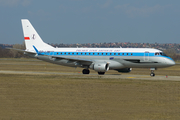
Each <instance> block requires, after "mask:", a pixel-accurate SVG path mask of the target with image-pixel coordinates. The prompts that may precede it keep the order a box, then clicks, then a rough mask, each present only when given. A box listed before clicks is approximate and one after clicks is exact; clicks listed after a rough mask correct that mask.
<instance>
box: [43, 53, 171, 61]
mask: <svg viewBox="0 0 180 120" xmlns="http://www.w3.org/2000/svg"><path fill="white" fill-rule="evenodd" d="M40 53H41V54H44V55H51V56H52V55H53V56H59V55H63V56H135V57H137V56H139V57H143V56H145V54H147V56H149V57H165V58H168V59H170V60H173V59H172V58H170V57H168V56H162V55H155V53H144V52H143V53H139V52H138V53H133V52H40Z"/></svg>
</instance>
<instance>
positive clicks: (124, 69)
mask: <svg viewBox="0 0 180 120" xmlns="http://www.w3.org/2000/svg"><path fill="white" fill-rule="evenodd" d="M131 70H132V68H123V69H116V71H118V72H122V73H129V72H131Z"/></svg>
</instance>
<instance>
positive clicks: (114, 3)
mask: <svg viewBox="0 0 180 120" xmlns="http://www.w3.org/2000/svg"><path fill="white" fill-rule="evenodd" d="M21 19H29V21H30V22H31V23H32V25H33V26H34V28H35V29H36V31H37V32H38V33H39V35H40V36H41V38H42V39H43V41H44V42H46V43H54V44H56V43H57V44H60V43H64V44H74V43H104V42H106V43H109V42H131V43H180V0H0V44H22V43H23V41H24V36H23V31H22V25H21Z"/></svg>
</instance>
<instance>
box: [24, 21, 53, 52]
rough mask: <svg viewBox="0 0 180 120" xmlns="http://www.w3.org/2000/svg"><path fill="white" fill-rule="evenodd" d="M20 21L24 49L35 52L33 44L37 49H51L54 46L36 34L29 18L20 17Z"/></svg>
mask: <svg viewBox="0 0 180 120" xmlns="http://www.w3.org/2000/svg"><path fill="white" fill-rule="evenodd" d="M21 22H22V28H23V33H24V40H25V45H26V51H30V52H35V50H34V47H33V46H36V47H37V48H38V49H39V50H52V49H53V48H54V47H52V46H50V45H48V44H46V43H44V42H43V40H42V39H41V37H40V36H39V35H38V33H37V32H36V30H35V29H34V27H33V26H32V24H31V23H30V22H29V20H27V19H22V20H21Z"/></svg>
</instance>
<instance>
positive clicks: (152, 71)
mask: <svg viewBox="0 0 180 120" xmlns="http://www.w3.org/2000/svg"><path fill="white" fill-rule="evenodd" d="M150 70H151V74H150V76H151V77H154V76H155V73H154V70H156V68H150Z"/></svg>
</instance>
